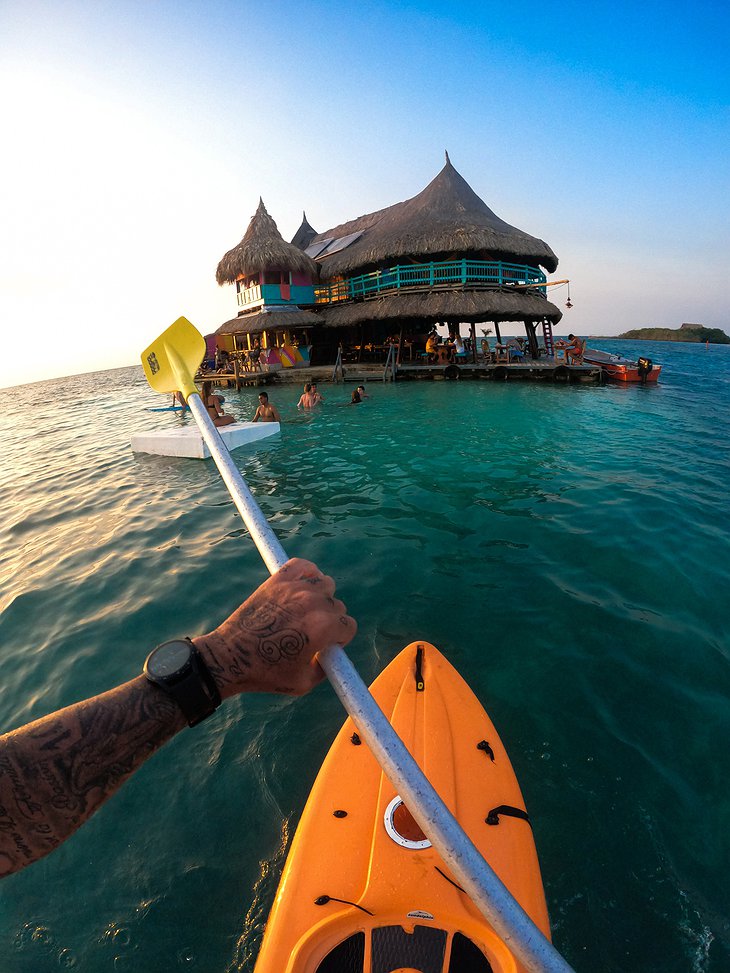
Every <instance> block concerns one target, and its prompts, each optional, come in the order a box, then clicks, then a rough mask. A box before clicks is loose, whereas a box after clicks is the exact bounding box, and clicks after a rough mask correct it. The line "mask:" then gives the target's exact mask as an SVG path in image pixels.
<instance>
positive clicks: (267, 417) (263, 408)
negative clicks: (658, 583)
mask: <svg viewBox="0 0 730 973" xmlns="http://www.w3.org/2000/svg"><path fill="white" fill-rule="evenodd" d="M259 421H261V422H281V416H280V415H279V410H278V409H277V408H276V406H275V405H272V404H271V403H270V402H269V393H268V392H259V407H258V409H257V410H256V414H255V415H254V417H253V419H252V420H251V422H259Z"/></svg>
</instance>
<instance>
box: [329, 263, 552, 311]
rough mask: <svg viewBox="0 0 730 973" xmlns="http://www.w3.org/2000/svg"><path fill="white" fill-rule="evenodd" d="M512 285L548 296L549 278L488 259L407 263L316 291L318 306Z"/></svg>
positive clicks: (520, 266) (531, 269) (519, 267)
mask: <svg viewBox="0 0 730 973" xmlns="http://www.w3.org/2000/svg"><path fill="white" fill-rule="evenodd" d="M510 284H513V285H514V284H518V285H519V284H532V285H535V284H537V285H538V286H537V287H535V288H534V290H536V291H537V292H538V293H541V294H545V293H546V290H545V287H544V286H542V285H545V284H547V277H546V276H545V274H543V273H542V271H541V270H536V269H535V268H534V267H527V266H525V265H524V264H508V263H503V262H502V261H501V260H500V261H487V260H466V259H462V260H449V261H446V262H444V263H427V264H404V265H403V266H398V267H388V268H387V269H386V270H375V271H373V272H372V273H370V274H362V275H361V276H359V277H350V278H349V279H348V280H338V281H334V282H333V283H332V284H320V285H319V286H317V287H315V289H314V296H315V302H316V303H317V304H333V303H337V302H339V301H352V300H355V299H357V298H364V299H365V300H367V299H368V298H371V297H378V296H379V295H380V294H383V293H384V292H387V291H393V290H404V289H407V290H413V289H416V290H431V289H434V288H436V289H439V288H443V289H445V290H451V289H454V288H457V287H502V286H505V285H510Z"/></svg>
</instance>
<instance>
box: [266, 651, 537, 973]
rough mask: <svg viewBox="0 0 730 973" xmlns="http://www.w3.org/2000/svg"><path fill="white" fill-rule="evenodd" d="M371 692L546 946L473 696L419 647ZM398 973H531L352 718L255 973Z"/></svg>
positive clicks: (517, 819)
mask: <svg viewBox="0 0 730 973" xmlns="http://www.w3.org/2000/svg"><path fill="white" fill-rule="evenodd" d="M419 682H420V683H421V684H422V688H419V685H418V684H419ZM371 691H372V693H373V695H374V696H375V699H376V700H377V702H378V704H379V706H380V707H381V708H382V709H383V712H384V713H385V715H386V716H387V717H388V719H389V720H390V722H391V723H392V725H393V727H394V729H395V730H396V732H397V733H398V735H399V736H400V737H401V739H402V740H403V741H404V743H405V744H406V746H407V747H408V749H409V750H410V752H411V753H412V754H413V756H414V758H415V759H416V761H417V763H418V764H419V766H420V767H421V769H422V770H423V771H424V773H425V774H426V776H427V777H428V779H429V780H430V782H431V783H432V784H433V786H434V787H435V789H436V790H437V792H438V793H439V795H440V796H441V798H442V799H443V800H444V802H445V803H446V805H447V806H448V807H449V809H450V810H451V812H452V813H453V814H454V816H455V817H456V818H457V820H458V821H459V823H460V825H461V826H462V828H463V829H464V830H465V832H466V833H467V835H468V836H469V837H470V838H471V840H472V841H473V842H474V844H475V845H476V847H477V848H478V849H479V851H480V852H481V853H482V854H483V855H484V857H485V859H486V860H487V861H488V862H489V864H490V865H491V867H492V868H493V869H494V870H495V872H496V873H497V875H498V876H499V878H500V879H501V880H502V882H504V884H505V885H506V886H507V888H508V889H509V890H510V891H511V892H512V894H513V895H514V896H515V898H516V899H517V901H518V902H519V903H520V904H521V905H522V907H523V908H524V909H525V911H526V912H527V913H528V915H530V917H531V918H532V919H533V921H534V922H535V923H536V924H537V925H538V926H539V928H540V929H541V930H542V931H543V932H544V933H545V934H546V935H549V922H548V916H547V908H546V905H545V897H544V892H543V887H542V880H541V877H540V870H539V865H538V861H537V853H536V850H535V845H534V841H533V837H532V831H531V828H530V824H529V822H528V821H527V820H526V814H525V810H524V807H525V806H524V801H523V798H522V794H521V792H520V788H519V785H518V783H517V779H516V777H515V774H514V771H513V769H512V766H511V764H510V761H509V758H508V757H507V753H506V751H505V749H504V747H503V745H502V743H501V741H500V739H499V737H498V735H497V732H496V730H495V728H494V726H493V724H492V722H491V720H490V719H489V717H488V716H487V714H486V713H485V711H484V709H483V708H482V706H481V704H480V703H479V701H478V700H477V698H476V697H475V696H474V694H473V693H472V691H471V690H470V689H469V687H468V685H467V684H466V683H465V682H464V680H463V679H462V678H461V676H459V674H458V673H457V672H456V670H455V669H454V668H453V667H452V666H451V665H450V664H449V663H448V661H447V660H446V659H445V658H444V656H443V655H442V654H441V653H440V652H439V651H438V650H437V649H436V648H435V647H434V646H432V645H429V644H428V643H426V642H414V643H412V644H411V645H409V646H408V647H407V648H405V649H404V650H403V651H402V652H401V653H400V654H399V655H398V656H397V657H396V659H395V660H393V662H392V663H391V664H390V665H389V666H388V667H387V668H386V669H385V670H384V672H383V673H381V675H380V676H379V677H378V678H377V679H376V681H375V682H374V684H373V686H372V687H371ZM488 822H489V823H488ZM395 969H397V970H400V969H408V970H411V969H414V970H424V971H428V973H431V971H433V973H456V971H464V973H466V971H473V973H503V971H504V973H507V971H510V973H514V971H517V970H519V969H521V967H520V966H519V964H517V963H516V961H515V960H514V958H513V956H512V954H511V953H510V951H509V949H508V948H507V946H506V945H505V944H504V943H503V942H502V941H501V939H500V938H499V937H498V936H497V934H496V933H495V932H494V930H493V929H492V928H491V926H490V925H489V924H488V923H487V921H486V920H485V919H484V918H483V917H482V916H481V914H480V912H479V911H478V910H477V909H476V907H475V906H474V905H473V903H472V902H471V900H470V899H469V897H468V895H467V894H466V893H465V892H464V891H463V890H462V889H461V888H460V887H459V886H458V884H457V883H456V881H455V880H454V878H453V876H452V875H451V874H450V873H449V870H448V868H447V867H446V865H445V864H444V862H443V860H442V859H441V857H440V856H439V855H438V854H437V853H436V852H435V850H434V849H433V848H432V846H431V844H430V842H429V841H428V839H427V838H426V836H425V835H424V834H423V833H422V832H421V830H420V828H419V826H418V824H417V823H416V822H415V821H414V820H413V818H412V817H411V815H410V813H409V812H408V809H407V808H406V807H405V806H404V805H403V803H402V802H401V800H400V798H399V796H398V794H397V793H396V792H395V790H394V788H393V786H392V785H391V784H390V782H389V781H388V780H387V778H386V777H385V776H384V774H383V772H382V770H381V769H380V767H379V766H378V764H377V762H376V761H375V758H374V757H373V756H372V754H371V753H370V750H369V749H368V747H367V746H366V745H365V743H364V742H363V741H362V740H361V739H360V737H359V735H358V733H357V728H356V727H355V725H354V724H353V722H352V720H351V719H348V720H347V721H346V722H345V724H344V726H343V727H342V729H341V731H340V733H339V734H338V736H337V738H336V740H335V742H334V744H333V745H332V748H331V749H330V752H329V754H328V755H327V757H326V759H325V761H324V763H323V765H322V768H321V770H320V773H319V775H318V776H317V779H316V781H315V784H314V787H313V788H312V792H311V794H310V797H309V800H308V802H307V805H306V807H305V809H304V813H303V815H302V819H301V821H300V824H299V827H298V829H297V832H296V835H295V837H294V841H293V843H292V847H291V849H290V853H289V857H288V859H287V862H286V865H285V868H284V872H283V875H282V879H281V883H280V886H279V890H278V892H277V895H276V900H275V902H274V906H273V908H272V911H271V915H270V918H269V922H268V924H267V928H266V933H265V936H264V941H263V944H262V947H261V952H260V955H259V959H258V962H257V965H256V973H274V971H276V973H284V971H287V973H340V971H343V973H344V971H347V973H363V971H366V973H380V971H383V973H384V971H390V970H395Z"/></svg>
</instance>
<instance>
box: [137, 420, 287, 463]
mask: <svg viewBox="0 0 730 973" xmlns="http://www.w3.org/2000/svg"><path fill="white" fill-rule="evenodd" d="M279 430H280V426H279V423H278V422H232V423H231V424H230V426H219V427H218V432H219V433H220V434H221V438H222V440H223V442H224V443H225V444H226V446H227V447H228V449H229V450H234V449H238V448H239V446H245V445H246V444H247V443H255V442H257V441H258V440H259V439H266V438H267V437H268V436H274V435H276V433H277V432H279ZM132 449H133V450H134V451H135V453H153V454H154V455H155V456H187V457H189V458H190V459H209V458H210V450H209V449H208V447H207V446H206V444H205V441H204V439H203V436H202V435H201V433H200V430H199V429H198V427H197V426H195V425H192V426H184V427H182V428H177V429H155V430H151V431H149V432H138V433H136V434H135V435H134V436H132Z"/></svg>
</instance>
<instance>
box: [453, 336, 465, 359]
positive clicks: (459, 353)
mask: <svg viewBox="0 0 730 973" xmlns="http://www.w3.org/2000/svg"><path fill="white" fill-rule="evenodd" d="M454 355H455V357H456V360H457V361H465V360H466V348H465V347H464V341H463V339H462V337H461V335H460V334H459V332H458V331H457V332H456V334H455V335H454Z"/></svg>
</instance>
